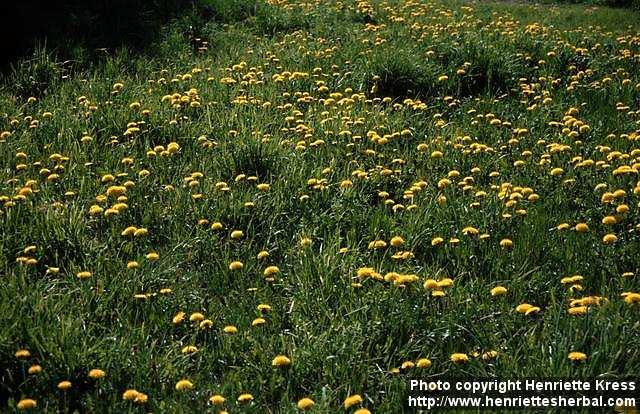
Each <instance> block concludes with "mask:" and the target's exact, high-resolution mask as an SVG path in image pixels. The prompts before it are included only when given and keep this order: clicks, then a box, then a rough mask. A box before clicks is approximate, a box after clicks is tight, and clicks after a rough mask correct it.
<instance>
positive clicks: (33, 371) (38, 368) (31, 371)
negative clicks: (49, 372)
mask: <svg viewBox="0 0 640 414" xmlns="http://www.w3.org/2000/svg"><path fill="white" fill-rule="evenodd" d="M27 372H28V373H29V374H31V375H35V374H39V373H41V372H42V367H41V366H40V365H37V364H36V365H31V366H30V367H29V369H28V370H27Z"/></svg>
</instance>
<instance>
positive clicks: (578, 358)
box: [568, 352, 587, 361]
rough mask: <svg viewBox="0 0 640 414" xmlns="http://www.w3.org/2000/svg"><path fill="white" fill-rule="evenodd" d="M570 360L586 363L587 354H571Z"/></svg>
mask: <svg viewBox="0 0 640 414" xmlns="http://www.w3.org/2000/svg"><path fill="white" fill-rule="evenodd" d="M568 358H569V359H570V360H571V361H584V360H586V359H587V354H584V353H582V352H570V353H569V356H568Z"/></svg>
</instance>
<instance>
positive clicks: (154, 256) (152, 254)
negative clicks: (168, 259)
mask: <svg viewBox="0 0 640 414" xmlns="http://www.w3.org/2000/svg"><path fill="white" fill-rule="evenodd" d="M145 257H146V258H147V260H149V261H150V262H155V261H156V260H158V259H160V255H159V254H158V253H156V252H149V253H147V254H146V256H145Z"/></svg>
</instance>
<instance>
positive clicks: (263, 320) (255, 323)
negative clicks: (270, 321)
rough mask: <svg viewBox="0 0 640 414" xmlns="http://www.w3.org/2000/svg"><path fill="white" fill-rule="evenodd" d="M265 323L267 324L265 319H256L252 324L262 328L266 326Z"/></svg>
mask: <svg viewBox="0 0 640 414" xmlns="http://www.w3.org/2000/svg"><path fill="white" fill-rule="evenodd" d="M265 323H267V321H266V320H265V319H264V318H255V319H254V320H253V321H252V322H251V326H261V325H264V324H265Z"/></svg>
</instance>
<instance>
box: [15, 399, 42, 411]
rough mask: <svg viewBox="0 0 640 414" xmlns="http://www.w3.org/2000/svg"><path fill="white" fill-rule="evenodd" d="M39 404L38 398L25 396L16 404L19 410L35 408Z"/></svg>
mask: <svg viewBox="0 0 640 414" xmlns="http://www.w3.org/2000/svg"><path fill="white" fill-rule="evenodd" d="M37 406H38V403H37V402H36V400H33V399H31V398H24V399H22V400H20V401H18V404H17V405H16V407H17V408H18V410H31V409H33V408H36V407H37Z"/></svg>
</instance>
